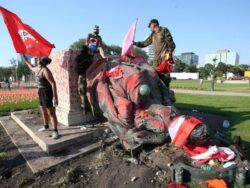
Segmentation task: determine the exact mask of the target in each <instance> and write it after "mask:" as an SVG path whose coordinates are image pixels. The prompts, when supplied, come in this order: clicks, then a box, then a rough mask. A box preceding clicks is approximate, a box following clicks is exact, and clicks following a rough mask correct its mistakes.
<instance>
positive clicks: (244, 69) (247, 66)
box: [239, 64, 250, 71]
mask: <svg viewBox="0 0 250 188" xmlns="http://www.w3.org/2000/svg"><path fill="white" fill-rule="evenodd" d="M239 68H240V69H241V70H242V71H247V70H249V68H250V66H249V65H246V64H240V65H239Z"/></svg>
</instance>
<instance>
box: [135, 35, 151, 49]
mask: <svg viewBox="0 0 250 188" xmlns="http://www.w3.org/2000/svg"><path fill="white" fill-rule="evenodd" d="M150 44H152V34H151V35H149V36H148V38H146V39H145V40H144V41H140V42H134V45H135V46H137V47H139V48H144V47H147V46H149V45H150Z"/></svg>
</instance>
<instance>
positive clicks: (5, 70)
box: [0, 67, 12, 81]
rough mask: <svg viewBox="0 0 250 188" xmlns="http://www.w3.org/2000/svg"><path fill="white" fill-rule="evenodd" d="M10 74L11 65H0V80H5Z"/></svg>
mask: <svg viewBox="0 0 250 188" xmlns="http://www.w3.org/2000/svg"><path fill="white" fill-rule="evenodd" d="M11 75H12V70H11V67H0V81H7V80H9V77H10V76H11Z"/></svg>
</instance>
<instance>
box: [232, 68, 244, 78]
mask: <svg viewBox="0 0 250 188" xmlns="http://www.w3.org/2000/svg"><path fill="white" fill-rule="evenodd" d="M232 73H233V74H234V75H239V76H243V75H244V71H243V70H241V69H240V67H238V66H234V67H233V68H232Z"/></svg>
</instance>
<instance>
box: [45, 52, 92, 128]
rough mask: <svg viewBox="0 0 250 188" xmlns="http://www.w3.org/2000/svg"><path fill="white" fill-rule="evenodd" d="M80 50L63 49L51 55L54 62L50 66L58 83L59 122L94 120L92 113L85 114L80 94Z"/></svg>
mask: <svg viewBox="0 0 250 188" xmlns="http://www.w3.org/2000/svg"><path fill="white" fill-rule="evenodd" d="M77 54H78V51H75V50H68V49H67V50H62V51H59V52H56V53H54V54H52V55H51V56H50V58H51V59H52V63H51V64H50V65H49V66H48V67H49V69H50V70H51V72H52V73H53V76H54V79H55V81H56V85H57V94H58V101H59V105H58V107H57V108H56V114H57V118H58V122H60V123H62V124H64V125H66V126H70V125H76V124H81V123H84V122H88V121H92V120H94V119H95V118H94V117H93V116H92V114H91V113H88V114H87V115H83V113H82V109H81V106H80V97H79V94H78V89H77V88H78V87H77V86H78V85H77V82H78V74H77V65H76V62H75V58H76V56H77Z"/></svg>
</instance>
